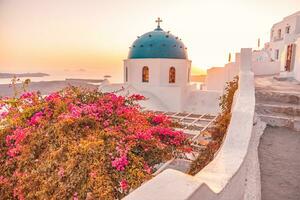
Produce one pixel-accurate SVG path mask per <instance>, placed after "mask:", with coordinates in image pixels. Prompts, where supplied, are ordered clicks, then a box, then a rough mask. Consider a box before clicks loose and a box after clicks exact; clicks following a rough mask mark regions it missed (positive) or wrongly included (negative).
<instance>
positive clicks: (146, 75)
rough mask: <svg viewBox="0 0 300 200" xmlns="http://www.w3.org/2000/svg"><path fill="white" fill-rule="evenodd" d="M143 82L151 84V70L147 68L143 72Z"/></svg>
mask: <svg viewBox="0 0 300 200" xmlns="http://www.w3.org/2000/svg"><path fill="white" fill-rule="evenodd" d="M142 76H143V77H142V81H143V82H146V83H147V82H149V68H148V67H147V66H144V67H143V72H142Z"/></svg>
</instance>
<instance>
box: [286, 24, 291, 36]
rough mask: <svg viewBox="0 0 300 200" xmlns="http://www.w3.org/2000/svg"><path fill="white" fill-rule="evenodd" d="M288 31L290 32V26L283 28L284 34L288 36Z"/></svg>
mask: <svg viewBox="0 0 300 200" xmlns="http://www.w3.org/2000/svg"><path fill="white" fill-rule="evenodd" d="M290 30H291V26H287V27H285V33H286V34H289V33H290Z"/></svg>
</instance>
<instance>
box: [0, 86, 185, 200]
mask: <svg viewBox="0 0 300 200" xmlns="http://www.w3.org/2000/svg"><path fill="white" fill-rule="evenodd" d="M143 99H144V97H143V96H140V95H132V96H128V97H121V96H117V95H115V94H113V93H105V94H104V93H101V92H97V91H88V90H83V89H79V88H74V87H73V88H72V87H71V88H67V89H64V90H62V91H60V92H56V93H52V94H50V95H48V96H45V97H42V96H41V95H40V94H38V93H35V92H31V93H24V94H23V95H21V96H20V97H18V98H15V97H14V98H1V99H0V113H1V116H0V194H1V199H74V200H75V199H120V198H122V197H123V196H125V195H126V194H128V192H130V191H131V190H132V189H134V188H136V187H138V186H140V185H141V184H142V183H143V182H144V181H146V180H148V179H149V178H151V177H152V175H151V174H152V173H153V170H154V167H155V165H157V164H159V163H161V162H164V161H166V160H169V159H170V158H171V157H173V156H174V155H176V154H181V153H184V152H188V151H190V150H191V149H190V144H189V142H188V140H187V138H186V137H185V135H184V134H183V133H182V132H179V131H175V130H174V129H173V128H172V122H171V121H170V120H169V119H168V118H167V117H166V116H164V115H156V114H154V113H151V112H142V111H141V109H140V107H139V106H138V105H137V103H136V102H137V101H138V100H143Z"/></svg>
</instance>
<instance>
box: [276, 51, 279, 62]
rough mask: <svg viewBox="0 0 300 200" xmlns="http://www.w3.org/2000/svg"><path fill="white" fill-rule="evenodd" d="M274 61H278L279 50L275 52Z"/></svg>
mask: <svg viewBox="0 0 300 200" xmlns="http://www.w3.org/2000/svg"><path fill="white" fill-rule="evenodd" d="M275 59H276V60H278V59H279V49H276V50H275Z"/></svg>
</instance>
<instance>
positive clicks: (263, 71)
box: [252, 61, 280, 75]
mask: <svg viewBox="0 0 300 200" xmlns="http://www.w3.org/2000/svg"><path fill="white" fill-rule="evenodd" d="M252 71H253V73H254V75H276V74H279V73H280V63H279V62H278V61H277V62H270V61H264V62H261V61H259V62H253V63H252Z"/></svg>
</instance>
